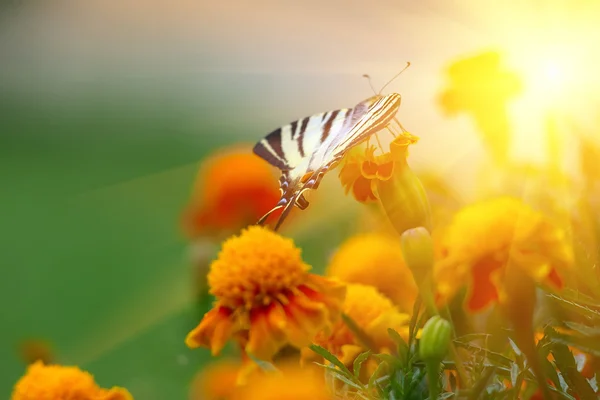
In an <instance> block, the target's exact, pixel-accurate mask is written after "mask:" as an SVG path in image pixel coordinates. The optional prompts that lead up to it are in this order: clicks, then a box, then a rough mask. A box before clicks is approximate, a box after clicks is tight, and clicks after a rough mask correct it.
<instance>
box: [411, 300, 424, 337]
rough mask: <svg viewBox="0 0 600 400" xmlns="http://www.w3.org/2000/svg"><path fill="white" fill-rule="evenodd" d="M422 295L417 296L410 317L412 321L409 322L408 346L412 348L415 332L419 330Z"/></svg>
mask: <svg viewBox="0 0 600 400" xmlns="http://www.w3.org/2000/svg"><path fill="white" fill-rule="evenodd" d="M421 303H422V300H421V297H420V296H417V299H416V300H415V304H414V305H413V313H412V316H411V317H410V323H409V324H408V347H409V348H410V347H411V346H412V344H413V341H414V339H415V334H416V331H417V322H418V321H419V311H420V310H421Z"/></svg>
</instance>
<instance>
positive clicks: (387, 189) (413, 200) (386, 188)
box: [377, 160, 431, 234]
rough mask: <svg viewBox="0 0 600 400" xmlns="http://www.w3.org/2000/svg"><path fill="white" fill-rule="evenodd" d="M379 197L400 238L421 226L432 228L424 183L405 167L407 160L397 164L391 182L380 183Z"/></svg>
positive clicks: (378, 186)
mask: <svg viewBox="0 0 600 400" xmlns="http://www.w3.org/2000/svg"><path fill="white" fill-rule="evenodd" d="M377 195H378V197H379V201H380V203H381V205H382V207H383V209H384V211H385V213H386V215H387V217H388V219H389V220H390V222H391V223H392V225H393V226H394V228H395V229H396V231H397V232H398V233H399V234H402V233H404V231H406V230H407V229H411V228H416V227H419V226H424V227H426V228H431V210H430V207H429V199H428V198H427V194H426V193H425V189H424V188H423V185H422V184H421V181H420V180H419V178H417V176H416V175H415V173H414V172H413V171H412V170H411V169H410V167H409V166H408V165H407V164H406V160H403V161H402V162H397V163H396V165H395V169H394V174H393V175H392V177H391V178H390V179H388V180H385V181H382V180H378V181H377Z"/></svg>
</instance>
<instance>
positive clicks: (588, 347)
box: [549, 331, 600, 357]
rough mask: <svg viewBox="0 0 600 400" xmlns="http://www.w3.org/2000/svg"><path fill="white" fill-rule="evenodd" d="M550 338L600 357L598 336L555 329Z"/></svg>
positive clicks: (555, 341) (553, 341) (552, 340)
mask: <svg viewBox="0 0 600 400" xmlns="http://www.w3.org/2000/svg"><path fill="white" fill-rule="evenodd" d="M549 340H550V341H551V342H552V343H560V344H564V345H567V346H571V347H575V348H577V349H579V350H581V351H583V352H584V353H588V354H589V355H592V356H595V357H600V340H598V339H597V338H590V337H579V336H572V335H567V334H562V333H558V332H556V331H554V333H553V334H552V335H551V337H550V338H549Z"/></svg>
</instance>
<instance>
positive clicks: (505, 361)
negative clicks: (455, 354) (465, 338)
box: [454, 340, 514, 368]
mask: <svg viewBox="0 0 600 400" xmlns="http://www.w3.org/2000/svg"><path fill="white" fill-rule="evenodd" d="M454 343H455V344H456V345H457V346H460V347H462V348H464V349H467V350H470V351H474V352H479V353H481V354H482V355H485V356H486V357H487V358H488V359H490V360H491V361H494V362H496V363H498V364H500V365H502V366H504V367H506V368H511V365H512V364H513V363H514V361H513V360H511V359H510V358H508V357H506V356H504V355H502V354H500V353H497V352H495V351H491V350H488V349H485V348H483V347H481V346H476V345H473V344H470V343H463V342H460V341H457V340H455V341H454Z"/></svg>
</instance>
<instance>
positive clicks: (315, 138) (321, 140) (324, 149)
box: [254, 93, 400, 230]
mask: <svg viewBox="0 0 600 400" xmlns="http://www.w3.org/2000/svg"><path fill="white" fill-rule="evenodd" d="M399 107H400V95H399V94H396V93H393V94H391V95H387V96H379V95H378V96H374V97H372V98H369V99H367V100H365V101H363V102H361V103H359V104H358V105H357V106H356V107H354V108H351V109H341V110H334V111H329V112H326V113H321V114H316V115H313V116H311V117H306V118H304V119H303V120H300V121H294V122H292V123H290V124H288V125H285V126H283V127H281V128H279V129H277V130H275V131H273V132H271V133H270V134H269V135H267V137H265V138H264V139H263V140H261V141H260V142H259V143H257V144H256V146H255V147H254V153H255V154H257V155H258V156H260V157H262V158H263V159H265V160H266V161H267V162H269V163H270V164H272V165H274V166H276V167H277V168H279V169H280V170H281V171H282V177H281V179H280V187H281V192H282V195H281V199H280V201H279V202H278V203H277V205H276V206H275V207H274V208H273V209H272V210H271V211H270V212H269V213H267V214H266V215H265V216H264V217H263V218H261V220H260V221H259V224H260V223H263V222H264V221H265V220H266V218H267V217H268V216H269V214H271V213H272V212H273V211H275V210H277V209H279V208H283V209H284V211H283V213H282V214H281V216H280V218H279V221H278V222H277V225H276V227H275V230H277V229H278V228H279V226H280V225H281V223H282V222H283V220H284V219H285V218H286V216H287V215H288V213H289V212H290V211H291V208H292V206H293V205H297V206H298V207H299V208H301V209H304V208H306V207H307V206H308V202H307V201H306V199H305V198H304V197H303V195H302V194H303V192H304V191H305V190H308V189H313V188H316V187H317V186H318V184H319V182H320V180H321V179H322V177H323V175H324V174H325V173H326V172H327V171H328V170H329V169H330V168H331V167H332V166H334V165H336V164H337V162H338V161H339V160H340V159H341V158H342V157H343V156H344V155H345V154H346V152H347V151H348V150H350V149H351V148H352V147H354V146H356V145H358V144H360V143H361V142H363V141H365V140H366V139H367V138H368V137H369V136H370V135H372V134H374V133H376V132H378V131H379V130H381V129H383V128H385V126H386V125H387V124H388V123H389V122H390V121H391V120H392V119H393V118H394V116H395V115H396V112H397V111H398V108H399Z"/></svg>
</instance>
